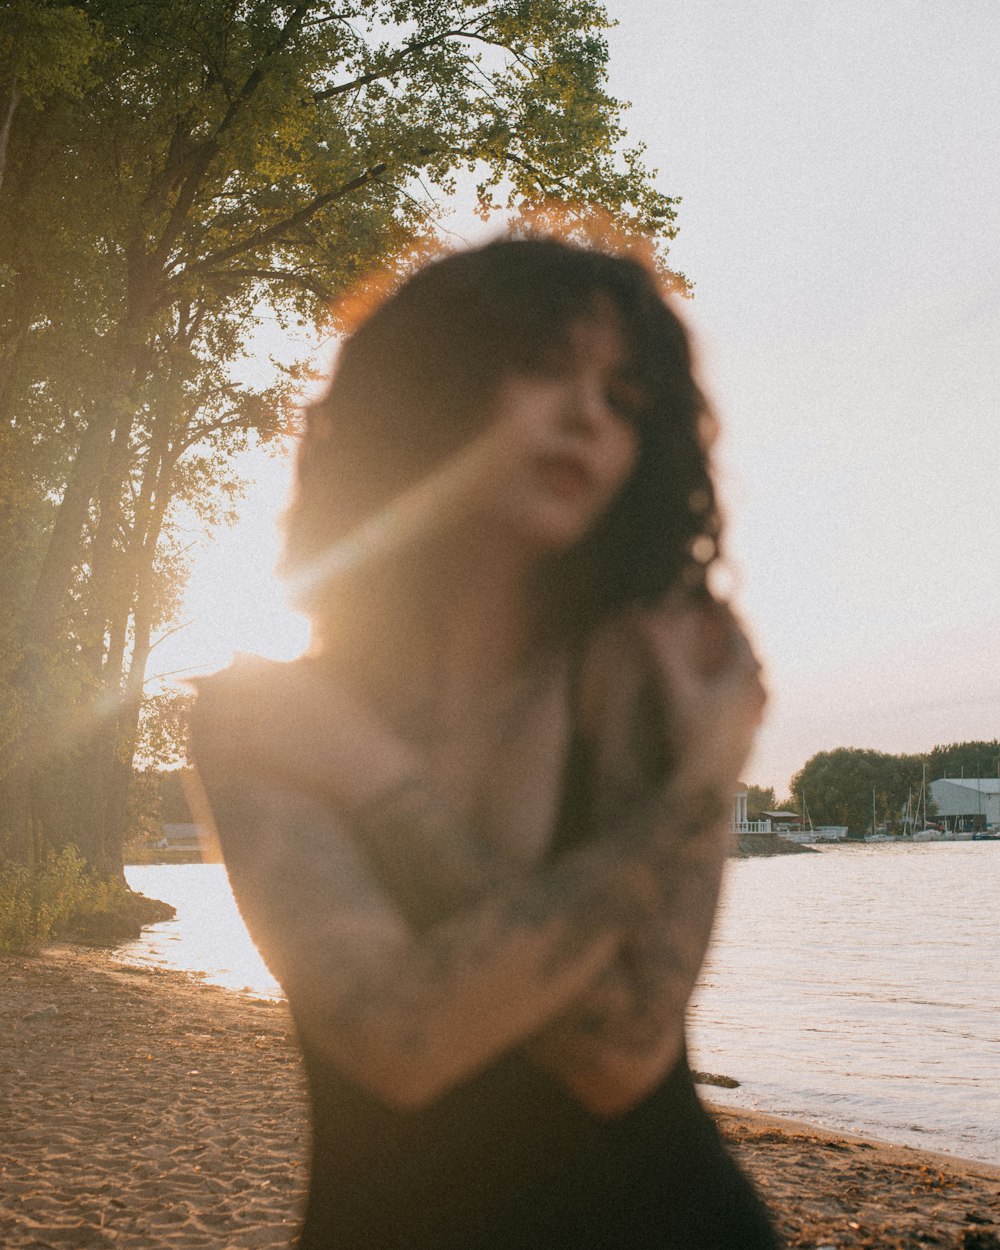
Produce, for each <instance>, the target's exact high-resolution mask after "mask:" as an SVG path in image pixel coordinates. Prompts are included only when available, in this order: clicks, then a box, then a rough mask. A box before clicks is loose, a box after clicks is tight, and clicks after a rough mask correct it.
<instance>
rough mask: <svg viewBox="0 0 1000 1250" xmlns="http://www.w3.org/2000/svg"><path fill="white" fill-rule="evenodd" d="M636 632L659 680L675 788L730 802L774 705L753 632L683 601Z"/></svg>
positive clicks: (717, 609) (643, 621) (708, 607)
mask: <svg viewBox="0 0 1000 1250" xmlns="http://www.w3.org/2000/svg"><path fill="white" fill-rule="evenodd" d="M635 626H636V629H637V632H638V634H639V637H640V639H641V642H642V644H643V645H644V648H645V653H646V655H647V656H648V658H649V660H650V662H651V666H652V669H653V671H654V672H655V674H656V677H657V682H658V686H659V692H660V697H661V700H662V706H663V710H664V717H665V722H666V726H667V734H668V739H669V742H670V746H671V747H672V752H671V753H672V755H673V759H674V768H675V771H674V775H673V783H674V786H675V787H676V789H677V790H678V791H679V792H681V793H683V794H685V795H689V796H694V795H697V794H700V793H702V792H721V793H725V794H726V796H727V797H730V796H731V794H732V792H733V790H734V789H735V787H736V785H737V783H738V781H739V775H740V772H741V771H742V769H743V766H744V765H745V763H746V761H747V758H748V757H749V754H750V750H751V748H752V746H753V740H754V736H755V734H756V732H757V729H758V727H759V725H760V722H761V718H762V716H763V711H764V705H765V703H766V700H767V695H766V691H765V689H764V685H763V683H762V681H761V666H760V663H759V661H758V660H757V657H756V656H755V655H754V652H753V648H752V647H751V645H750V642H749V640H748V638H747V636H746V633H745V632H744V630H743V628H742V626H741V625H740V623H739V621H738V620H737V618H736V616H735V615H734V614H733V612H732V610H731V609H730V608H729V607H728V606H727V605H725V604H722V603H717V602H715V601H714V600H705V601H698V600H691V599H682V598H679V597H672V598H671V599H669V600H667V601H666V602H665V603H664V604H663V606H662V607H657V608H655V609H652V610H647V611H645V612H642V613H641V614H639V615H638V616H637V618H636V622H635Z"/></svg>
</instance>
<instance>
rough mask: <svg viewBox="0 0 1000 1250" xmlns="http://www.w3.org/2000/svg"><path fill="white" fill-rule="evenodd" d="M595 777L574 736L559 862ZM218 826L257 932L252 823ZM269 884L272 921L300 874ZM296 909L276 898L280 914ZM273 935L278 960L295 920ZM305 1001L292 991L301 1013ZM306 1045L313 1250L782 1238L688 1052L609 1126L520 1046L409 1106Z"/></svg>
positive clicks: (652, 1245)
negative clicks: (368, 1087)
mask: <svg viewBox="0 0 1000 1250" xmlns="http://www.w3.org/2000/svg"><path fill="white" fill-rule="evenodd" d="M197 737H198V735H197V733H196V734H195V739H196V741H195V745H196V747H197ZM589 773H590V769H589V762H588V760H587V757H586V750H585V747H584V746H583V744H582V742H581V741H580V740H579V739H578V738H574V741H573V742H572V744H571V750H570V758H569V760H568V767H567V776H566V785H565V787H564V794H565V799H564V804H563V811H562V813H561V816H560V819H559V822H558V826H557V831H556V837H555V839H554V844H553V849H552V852H551V854H552V855H553V856H554V857H555V856H558V855H560V854H562V853H563V852H564V851H566V850H567V849H568V848H569V847H570V846H572V845H573V844H574V843H575V842H577V841H579V840H580V838H581V837H585V836H586V829H587V820H586V814H587V813H586V810H585V809H587V808H588V807H589V806H590V804H589V796H588V794H587V779H588V775H589ZM219 832H220V836H221V838H222V846H223V852H224V854H225V858H226V863H227V865H228V867H229V871H230V877H231V880H232V883H233V887H234V891H235V893H236V896H237V901H238V902H239V904H240V907H241V910H242V911H243V913H244V917H245V919H246V921H247V924H248V926H249V928H250V932H251V934H253V935H254V936H255V937H257V936H258V932H257V930H258V928H259V926H258V925H257V924H256V921H257V920H258V919H260V916H259V914H258V913H259V912H262V911H263V910H264V908H263V907H262V902H263V901H264V900H262V898H261V896H260V893H259V891H260V889H261V887H260V884H259V865H256V864H255V863H254V860H255V858H256V856H257V848H255V847H254V846H253V844H252V842H247V841H246V840H245V839H244V838H243V837H241V836H240V833H239V830H237V829H234V828H232V827H230V828H229V829H227V828H225V827H222V828H220V830H219ZM265 888H266V889H267V890H268V891H269V897H268V899H267V900H266V903H267V907H266V910H268V911H270V912H271V913H272V915H273V914H274V911H275V904H276V900H275V898H274V897H272V896H271V894H272V893H273V892H275V891H276V892H279V893H280V892H281V891H282V890H283V889H287V891H288V894H289V897H288V899H287V900H286V901H287V905H288V907H292V908H293V907H294V906H295V900H294V890H295V882H294V881H286V882H285V883H284V884H282V883H281V882H280V881H276V880H275V879H274V878H271V880H270V882H269V883H268V885H267V886H266V887H265ZM284 906H285V904H282V903H280V902H278V903H277V910H278V912H279V914H280V912H281V911H282V910H283V909H284ZM411 921H412V918H411ZM263 928H266V929H267V930H268V934H267V941H265V942H264V943H263V945H264V948H265V953H267V949H266V948H267V946H268V945H270V944H271V943H273V942H274V941H275V940H276V933H277V932H279V931H280V926H279V927H276V926H275V925H274V924H273V923H272V924H268V925H266V926H263ZM260 936H261V937H263V936H264V933H263V932H261V933H260ZM298 1005H299V1004H297V1002H296V1001H295V997H294V995H293V996H292V998H291V1000H290V1007H291V1010H292V1013H293V1015H294V1014H295V1012H296V1008H297V1006H298ZM300 1036H302V1037H303V1038H304V1037H305V1034H304V1033H303V1032H302V1031H301V1030H300ZM303 1052H304V1059H305V1067H306V1073H307V1078H308V1084H309V1093H310V1103H311V1115H312V1167H311V1175H310V1184H309V1191H308V1201H307V1208H306V1213H305V1222H304V1225H303V1229H302V1232H301V1236H300V1240H299V1243H298V1245H299V1250H561V1248H562V1247H566V1250H571V1248H572V1250H775V1248H776V1247H778V1246H779V1244H780V1243H779V1241H778V1239H777V1237H776V1235H775V1233H774V1231H773V1228H772V1225H771V1223H770V1221H769V1218H768V1216H767V1213H766V1211H765V1209H764V1207H763V1205H762V1203H761V1201H760V1199H759V1198H758V1197H757V1195H756V1193H755V1191H754V1190H753V1188H752V1186H751V1185H750V1183H749V1181H748V1180H747V1179H746V1177H745V1176H744V1175H743V1174H742V1173H741V1172H740V1171H739V1169H738V1168H737V1167H736V1165H735V1163H734V1162H733V1160H732V1158H731V1157H730V1155H729V1154H728V1152H727V1151H726V1149H725V1147H724V1145H723V1143H722V1141H721V1139H720V1137H719V1134H718V1131H717V1129H716V1127H715V1125H714V1123H713V1121H712V1120H711V1118H710V1117H709V1115H708V1113H707V1112H706V1111H705V1109H704V1108H703V1106H702V1105H701V1103H700V1102H699V1100H698V1097H697V1094H696V1092H695V1089H694V1084H693V1081H692V1078H691V1073H690V1070H689V1068H688V1064H687V1059H686V1057H685V1056H682V1058H681V1059H680V1061H679V1062H678V1063H677V1065H676V1066H675V1067H674V1069H673V1071H671V1072H670V1074H669V1075H668V1076H667V1077H666V1079H665V1080H664V1081H663V1083H662V1084H661V1085H660V1086H659V1088H658V1089H656V1090H655V1091H654V1092H653V1093H652V1094H650V1095H649V1096H648V1097H647V1098H646V1099H645V1100H644V1101H643V1102H642V1103H641V1104H640V1105H639V1106H637V1107H634V1108H633V1109H632V1110H630V1111H628V1112H627V1113H625V1114H624V1115H621V1116H617V1117H614V1118H611V1119H604V1118H599V1117H597V1116H594V1115H592V1114H591V1113H590V1112H588V1111H587V1110H585V1109H584V1108H583V1107H582V1106H581V1105H580V1104H579V1103H578V1102H577V1101H576V1100H575V1099H574V1098H572V1097H571V1096H570V1095H569V1094H568V1093H567V1092H566V1091H565V1090H564V1089H563V1088H562V1086H561V1085H559V1084H558V1083H557V1082H556V1081H555V1080H554V1079H553V1078H550V1077H548V1076H547V1075H545V1074H543V1073H542V1072H540V1071H538V1070H536V1069H535V1068H534V1067H533V1066H532V1065H531V1064H530V1063H529V1062H528V1061H527V1060H526V1059H524V1058H522V1057H521V1056H520V1055H519V1054H517V1053H510V1054H507V1055H505V1056H503V1057H501V1058H500V1059H498V1060H497V1061H496V1062H494V1063H493V1064H492V1065H491V1066H490V1067H489V1068H487V1069H486V1070H485V1071H482V1072H480V1073H479V1074H477V1075H475V1076H472V1077H470V1078H469V1079H468V1080H466V1081H465V1082H463V1083H461V1084H459V1085H458V1086H455V1087H454V1088H452V1089H451V1090H450V1091H448V1093H446V1094H445V1095H443V1096H442V1097H440V1098H438V1099H437V1100H436V1101H435V1102H434V1103H433V1104H432V1105H431V1106H429V1107H427V1108H425V1109H422V1110H419V1111H400V1110H397V1109H395V1108H393V1107H390V1106H389V1105H387V1104H386V1103H384V1102H382V1101H380V1100H379V1099H377V1098H375V1097H374V1096H372V1095H371V1094H369V1093H367V1092H366V1091H364V1090H363V1089H361V1088H360V1087H359V1086H358V1085H356V1084H355V1083H354V1082H352V1081H350V1080H349V1079H348V1078H346V1077H344V1076H343V1075H341V1073H340V1072H339V1071H338V1070H337V1069H336V1068H335V1067H333V1066H332V1065H331V1064H330V1063H329V1062H328V1061H327V1060H326V1059H324V1057H322V1056H321V1055H320V1054H319V1053H317V1052H316V1051H315V1050H314V1049H313V1048H312V1047H311V1046H310V1045H309V1043H308V1041H305V1040H304V1041H303Z"/></svg>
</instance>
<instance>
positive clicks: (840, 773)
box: [792, 747, 923, 835]
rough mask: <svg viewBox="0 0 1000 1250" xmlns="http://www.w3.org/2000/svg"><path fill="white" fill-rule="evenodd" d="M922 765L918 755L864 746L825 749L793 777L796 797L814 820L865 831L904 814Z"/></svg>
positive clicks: (797, 803)
mask: <svg viewBox="0 0 1000 1250" xmlns="http://www.w3.org/2000/svg"><path fill="white" fill-rule="evenodd" d="M922 768H923V761H922V759H921V757H920V756H917V755H889V754H886V753H885V752H884V751H871V750H865V749H863V748H859V747H838V748H837V749H836V750H834V751H820V752H819V753H818V754H816V755H814V756H812V757H811V758H810V759H809V760H808V761H807V762H806V763H805V765H804V766H803V767H802V768H801V769H800V770H799V772H797V773H796V774H795V776H794V777H793V778H792V800H793V802H794V803H795V805H796V808H797V809H799V808H801V805H802V803H803V800H804V801H805V803H806V804H807V806H808V809H809V814H810V817H811V819H812V821H813V823H814V824H817V825H846V826H847V827H848V829H849V830H850V832H851V833H852V834H856V835H861V834H864V833H865V832H866V830H871V828H872V825H873V823H877V824H879V825H881V824H883V823H894V822H896V821H898V820H899V819H900V817H901V813H902V812H903V810H904V809H905V807H906V803H907V799H908V797H909V795H910V792H911V790H915V789H916V788H918V787H919V786H920V781H921V774H922ZM873 807H874V811H875V817H874V821H873V816H872V809H873Z"/></svg>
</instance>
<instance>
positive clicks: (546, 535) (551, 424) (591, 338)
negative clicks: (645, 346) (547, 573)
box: [470, 300, 643, 555]
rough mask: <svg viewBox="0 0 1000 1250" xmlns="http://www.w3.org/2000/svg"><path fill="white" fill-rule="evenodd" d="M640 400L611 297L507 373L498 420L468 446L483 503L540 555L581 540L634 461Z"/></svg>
mask: <svg viewBox="0 0 1000 1250" xmlns="http://www.w3.org/2000/svg"><path fill="white" fill-rule="evenodd" d="M642 402H643V394H642V391H641V389H640V388H639V386H638V385H637V384H636V383H635V382H634V381H631V380H630V376H629V357H628V352H627V349H626V345H625V340H624V337H623V334H622V330H621V326H620V318H619V316H618V314H617V312H616V311H615V309H614V307H613V305H612V304H611V303H610V301H608V300H601V301H600V302H596V303H595V308H594V311H593V312H592V313H590V314H588V315H586V316H584V317H581V319H580V320H579V321H577V322H575V323H574V324H573V325H571V326H570V328H569V330H568V332H567V334H566V337H565V340H564V341H563V342H561V343H559V344H558V345H556V346H554V347H552V348H551V349H549V350H548V351H547V352H546V353H544V354H543V356H542V358H541V361H540V364H539V366H538V367H537V368H535V369H534V370H533V371H532V372H524V373H515V374H511V375H509V376H508V377H507V379H506V380H505V381H504V383H503V384H502V386H501V388H500V392H499V395H498V397H497V401H496V406H495V409H494V420H493V422H492V424H491V425H490V427H489V428H488V430H487V431H486V432H485V433H484V434H483V435H482V436H481V437H480V438H479V439H477V440H476V443H475V444H474V445H473V447H472V448H471V449H470V451H473V453H475V452H477V451H478V452H479V453H482V459H481V460H480V464H481V465H482V466H483V467H484V468H485V469H486V470H487V472H486V473H484V475H483V477H482V478H481V485H482V490H483V492H484V493H483V496H482V497H481V503H482V504H483V505H485V507H486V509H487V511H488V513H490V514H492V516H491V519H492V520H493V521H494V522H495V523H496V524H497V526H498V527H499V528H500V529H501V530H502V531H503V536H504V537H505V539H507V540H508V541H510V540H513V541H515V542H517V541H520V542H521V543H523V544H524V546H525V547H526V548H527V549H528V550H530V551H532V552H533V553H535V554H538V555H542V554H549V553H553V552H557V551H561V550H566V549H568V548H569V547H571V546H573V545H574V544H575V543H577V542H579V541H580V539H582V538H583V537H584V536H585V535H586V534H587V532H588V531H589V530H590V529H591V528H592V526H593V525H594V524H595V523H596V522H597V521H598V520H599V518H600V517H601V516H602V515H603V513H604V512H605V511H606V510H607V508H608V506H609V505H610V504H611V502H612V500H613V499H614V498H615V496H616V495H617V494H618V492H619V491H620V490H621V489H622V487H623V486H624V485H625V483H626V482H627V481H628V479H629V477H630V476H631V473H632V471H633V469H634V468H635V465H636V461H637V459H638V456H639V435H638V432H637V429H636V425H635V416H636V414H637V412H638V410H639V408H640V407H641V405H642Z"/></svg>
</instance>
